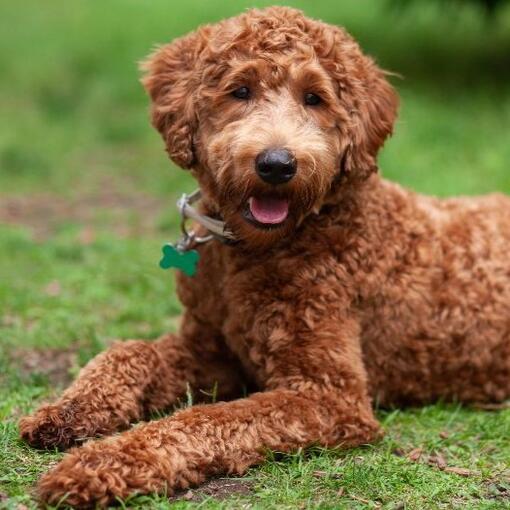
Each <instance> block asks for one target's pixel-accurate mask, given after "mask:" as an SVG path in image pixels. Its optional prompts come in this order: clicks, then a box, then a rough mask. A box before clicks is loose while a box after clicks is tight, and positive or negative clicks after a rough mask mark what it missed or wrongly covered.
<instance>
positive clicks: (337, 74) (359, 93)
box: [316, 24, 398, 179]
mask: <svg viewBox="0 0 510 510" xmlns="http://www.w3.org/2000/svg"><path fill="white" fill-rule="evenodd" d="M316 30H317V29H316ZM318 30H320V35H321V37H316V40H318V41H320V42H319V44H318V46H317V47H316V51H317V53H318V55H319V57H320V58H321V61H322V63H323V65H324V67H325V68H326V70H327V71H328V72H329V74H330V75H331V77H332V78H333V80H334V81H335V82H336V85H337V87H338V94H339V97H340V101H341V103H342V105H343V107H344V108H345V109H346V110H347V115H348V120H347V123H346V124H347V125H344V124H345V120H346V119H345V118H344V119H342V121H341V124H342V125H341V126H340V128H341V132H342V136H343V137H347V143H346V141H345V140H342V145H343V146H344V147H345V149H344V155H343V158H342V170H343V173H345V174H346V175H347V176H349V177H353V178H361V179H364V178H367V177H369V176H370V175H371V174H372V173H373V172H376V171H377V169H378V167H377V153H378V152H379V149H380V148H381V147H382V146H383V144H384V141H385V140H386V138H388V136H389V135H391V134H392V132H393V125H394V122H395V119H396V117H397V109H398V97H397V94H396V92H395V91H394V89H393V87H392V86H391V85H390V84H389V82H388V81H387V80H386V74H385V72H384V71H382V70H381V69H379V67H377V65H376V64H375V62H374V61H373V60H372V59H371V58H370V57H367V56H366V55H364V54H363V53H362V51H361V49H360V47H359V46H358V44H357V43H356V41H355V40H354V39H353V38H352V37H351V36H350V35H349V34H347V32H345V31H344V30H343V29H341V28H339V27H334V26H331V25H326V24H321V27H320V28H319V29H318Z"/></svg>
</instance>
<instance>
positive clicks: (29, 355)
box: [9, 348, 78, 387]
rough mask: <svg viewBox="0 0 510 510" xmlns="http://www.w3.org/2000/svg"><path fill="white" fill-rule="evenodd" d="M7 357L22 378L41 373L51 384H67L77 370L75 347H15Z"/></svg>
mask: <svg viewBox="0 0 510 510" xmlns="http://www.w3.org/2000/svg"><path fill="white" fill-rule="evenodd" d="M9 357H10V359H11V361H12V364H13V365H14V366H15V367H16V368H17V369H18V371H19V372H20V375H21V376H22V377H23V378H27V379H28V378H30V377H31V376H33V375H36V374H42V375H43V376H44V377H46V378H47V379H48V382H49V383H50V384H51V386H59V387H63V386H67V385H68V384H69V383H70V382H71V380H72V379H73V372H75V371H77V370H78V354H77V350H76V348H72V349H15V350H14V351H12V352H11V353H10V356H9Z"/></svg>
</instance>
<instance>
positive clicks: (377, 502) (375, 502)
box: [349, 494, 382, 508]
mask: <svg viewBox="0 0 510 510" xmlns="http://www.w3.org/2000/svg"><path fill="white" fill-rule="evenodd" d="M349 497H350V498H351V499H354V500H355V501H359V502H360V503H364V504H365V505H369V504H370V503H372V504H374V505H375V507H376V508H381V506H382V504H381V503H379V501H371V500H370V499H365V498H360V497H359V496H354V495H353V494H349Z"/></svg>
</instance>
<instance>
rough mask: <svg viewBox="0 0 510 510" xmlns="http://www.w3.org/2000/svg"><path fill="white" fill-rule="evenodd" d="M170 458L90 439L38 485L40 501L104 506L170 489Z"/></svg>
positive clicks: (115, 439)
mask: <svg viewBox="0 0 510 510" xmlns="http://www.w3.org/2000/svg"><path fill="white" fill-rule="evenodd" d="M170 464H171V461H170V459H165V460H163V459H161V458H159V456H158V453H157V450H151V448H145V446H143V447H140V445H137V444H133V443H129V442H124V443H123V442H122V441H118V436H117V437H112V438H108V439H106V440H100V441H91V442H89V443H86V444H85V445H83V446H81V447H78V448H73V449H72V450H70V451H69V452H68V453H67V454H66V455H65V456H64V458H63V459H62V461H61V462H59V463H58V464H57V465H56V466H55V467H54V468H53V469H52V470H51V471H49V472H48V473H47V474H45V475H44V476H43V477H42V478H41V479H40V481H39V483H38V486H37V495H38V497H39V499H40V500H41V502H42V503H46V504H49V505H58V504H64V505H69V506H71V507H73V508H97V507H99V508H105V507H107V506H108V505H110V504H112V503H115V502H118V501H119V500H125V499H126V498H128V497H129V496H132V495H134V494H147V493H150V492H156V493H157V492H161V491H163V490H164V491H165V492H166V493H167V494H170V493H171V492H172V487H171V483H170V484H167V480H168V478H167V477H168V475H169V471H168V470H169V469H170V472H172V469H171V468H170V467H169V466H170Z"/></svg>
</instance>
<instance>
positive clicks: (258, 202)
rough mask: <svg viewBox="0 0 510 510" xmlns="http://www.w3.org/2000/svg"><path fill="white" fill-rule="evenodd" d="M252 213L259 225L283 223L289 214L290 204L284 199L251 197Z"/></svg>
mask: <svg viewBox="0 0 510 510" xmlns="http://www.w3.org/2000/svg"><path fill="white" fill-rule="evenodd" d="M248 203H249V206H250V212H251V214H252V215H253V217H254V218H255V219H256V220H257V221H258V222H259V223H266V224H271V225H274V224H276V223H281V222H282V221H283V220H284V219H285V218H287V215H288V214H289V203H288V202H287V200H285V199H284V198H271V197H258V198H257V197H251V198H250V200H249V202H248Z"/></svg>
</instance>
